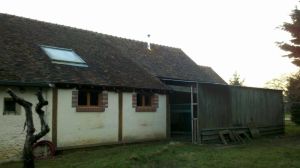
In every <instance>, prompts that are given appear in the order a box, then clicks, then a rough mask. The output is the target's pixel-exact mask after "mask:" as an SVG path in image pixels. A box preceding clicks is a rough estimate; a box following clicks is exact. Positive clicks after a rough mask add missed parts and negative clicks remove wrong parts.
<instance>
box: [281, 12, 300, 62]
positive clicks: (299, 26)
mask: <svg viewBox="0 0 300 168" xmlns="http://www.w3.org/2000/svg"><path fill="white" fill-rule="evenodd" d="M290 16H291V19H292V23H284V24H283V26H282V27H281V28H282V29H283V30H285V31H288V32H289V33H290V34H291V36H292V39H291V40H290V43H286V42H279V43H278V44H279V47H280V48H281V49H282V50H284V51H287V52H288V54H287V55H285V56H288V57H289V58H291V59H292V62H293V63H294V64H295V65H297V66H300V10H298V9H297V8H295V9H294V10H293V11H292V13H291V15H290Z"/></svg>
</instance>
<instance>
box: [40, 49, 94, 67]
mask: <svg viewBox="0 0 300 168" xmlns="http://www.w3.org/2000/svg"><path fill="white" fill-rule="evenodd" d="M41 48H42V49H43V51H44V52H45V53H46V54H47V55H48V57H49V58H50V59H51V60H52V63H57V64H65V65H73V66H81V67H88V65H87V64H86V62H85V61H84V60H83V59H81V58H80V56H79V55H77V54H76V53H75V52H74V51H73V50H72V49H67V48H58V47H51V46H45V45H41Z"/></svg>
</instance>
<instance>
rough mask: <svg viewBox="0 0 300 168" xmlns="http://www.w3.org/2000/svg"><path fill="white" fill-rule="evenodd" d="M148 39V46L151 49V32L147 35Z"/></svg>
mask: <svg viewBox="0 0 300 168" xmlns="http://www.w3.org/2000/svg"><path fill="white" fill-rule="evenodd" d="M147 37H148V40H147V48H148V50H151V45H150V34H148V35H147Z"/></svg>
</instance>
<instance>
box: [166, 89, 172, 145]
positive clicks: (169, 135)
mask: <svg viewBox="0 0 300 168" xmlns="http://www.w3.org/2000/svg"><path fill="white" fill-rule="evenodd" d="M166 105H167V114H166V134H167V138H168V139H169V138H170V137H171V131H170V130H171V118H170V117H171V113H170V97H169V94H167V95H166Z"/></svg>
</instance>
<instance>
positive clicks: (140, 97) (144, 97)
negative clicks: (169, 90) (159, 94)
mask: <svg viewBox="0 0 300 168" xmlns="http://www.w3.org/2000/svg"><path fill="white" fill-rule="evenodd" d="M152 96H153V95H152V94H141V93H139V94H137V95H136V103H137V104H136V105H137V106H141V107H149V106H152Z"/></svg>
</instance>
